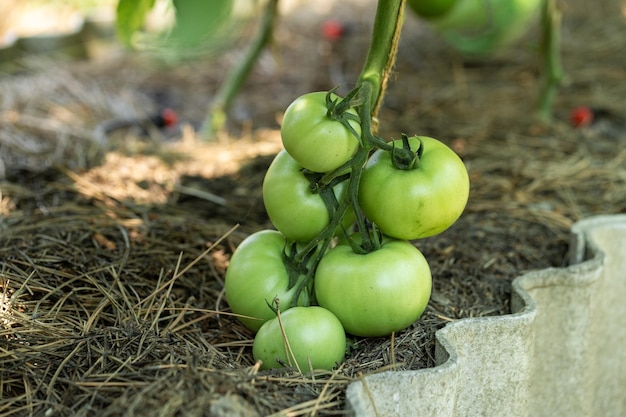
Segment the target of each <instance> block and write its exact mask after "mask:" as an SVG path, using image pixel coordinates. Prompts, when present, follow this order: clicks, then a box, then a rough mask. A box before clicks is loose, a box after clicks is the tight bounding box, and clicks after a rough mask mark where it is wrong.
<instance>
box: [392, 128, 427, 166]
mask: <svg viewBox="0 0 626 417" xmlns="http://www.w3.org/2000/svg"><path fill="white" fill-rule="evenodd" d="M419 143H420V144H419V147H418V148H417V149H416V150H415V151H413V150H412V149H411V145H410V143H409V138H408V137H407V135H405V134H404V133H403V134H402V148H398V147H396V146H395V145H394V146H393V147H392V149H391V161H392V164H393V166H394V167H395V168H396V169H399V170H405V171H408V170H411V169H417V168H418V167H419V163H420V159H421V157H422V153H423V152H424V142H423V141H422V140H421V139H419Z"/></svg>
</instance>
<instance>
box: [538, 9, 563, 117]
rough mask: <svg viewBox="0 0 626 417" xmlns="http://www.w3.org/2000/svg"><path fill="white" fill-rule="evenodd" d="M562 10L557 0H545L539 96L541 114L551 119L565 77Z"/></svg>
mask: <svg viewBox="0 0 626 417" xmlns="http://www.w3.org/2000/svg"><path fill="white" fill-rule="evenodd" d="M560 28H561V12H560V11H559V9H558V7H557V4H556V0H543V4H542V10H541V31H542V36H541V56H542V59H543V73H544V79H543V85H542V87H541V93H540V96H539V106H538V107H539V116H540V117H541V118H542V119H544V120H549V119H550V118H551V116H552V107H553V103H554V97H555V95H556V92H557V89H558V88H559V85H560V83H561V80H562V79H563V68H562V66H561V56H560V43H561V35H560Z"/></svg>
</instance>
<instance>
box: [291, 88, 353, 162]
mask: <svg viewBox="0 0 626 417" xmlns="http://www.w3.org/2000/svg"><path fill="white" fill-rule="evenodd" d="M326 94H327V93H326V92H323V91H322V92H315V93H308V94H304V95H302V96H300V97H299V98H297V99H296V100H295V101H294V102H293V103H291V104H290V105H289V107H287V110H286V111H285V115H284V117H283V122H282V126H281V128H280V134H281V138H282V141H283V146H284V147H285V149H287V152H289V155H291V157H292V158H293V159H295V160H296V161H298V163H299V164H300V165H302V166H303V167H305V168H306V169H308V170H309V171H313V172H330V171H333V170H335V169H337V168H339V167H340V166H341V165H343V164H344V163H346V162H348V161H349V160H350V158H352V156H353V155H354V154H355V152H356V150H357V149H358V147H359V140H358V138H357V137H355V135H354V134H353V133H352V132H351V131H350V130H349V129H348V128H346V127H345V126H344V125H343V124H342V123H341V122H339V121H337V120H334V119H331V118H330V117H328V115H327V113H328V108H327V107H326ZM331 97H332V99H333V100H336V99H338V98H339V97H338V96H337V95H335V94H331ZM348 113H351V114H352V115H354V116H356V115H357V113H356V111H354V110H353V109H350V110H348ZM349 123H350V125H351V126H352V128H353V129H354V130H355V132H356V133H357V134H358V135H359V136H360V135H361V126H360V124H359V123H358V122H357V121H350V122H349Z"/></svg>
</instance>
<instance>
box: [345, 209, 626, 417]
mask: <svg viewBox="0 0 626 417" xmlns="http://www.w3.org/2000/svg"><path fill="white" fill-rule="evenodd" d="M572 234H573V239H572V245H571V257H570V263H571V266H569V267H567V268H549V269H544V270H540V271H535V272H531V273H528V274H525V275H523V276H521V277H519V278H517V279H516V280H515V281H514V282H513V295H512V299H511V308H512V311H513V314H510V315H505V316H498V317H484V318H471V319H462V320H458V321H456V322H453V323H451V324H448V325H447V326H446V327H445V328H443V329H441V330H439V331H438V332H437V334H436V339H437V347H436V352H435V353H436V354H435V358H436V363H437V366H436V367H434V368H429V369H422V370H417V371H389V372H384V373H380V374H373V375H370V376H367V377H365V378H364V379H363V380H362V381H358V382H354V383H352V384H350V385H349V387H348V390H347V394H346V395H347V408H348V410H349V411H350V412H351V413H352V415H354V416H357V417H369V416H372V417H374V416H380V417H391V416H393V417H403V416H407V417H408V416H411V417H415V416H428V417H435V416H437V417H439V416H446V417H456V416H477V417H478V416H480V417H489V416H494V417H503V416H507V417H517V416H520V417H521V416H533V417H541V416H550V417H553V416H568V417H577V416H580V417H582V416H588V417H591V416H598V417H599V416H602V417H613V416H615V417H617V416H624V415H626V215H608V216H597V217H592V218H589V219H586V220H583V221H581V222H578V223H576V224H575V225H574V226H573V228H572Z"/></svg>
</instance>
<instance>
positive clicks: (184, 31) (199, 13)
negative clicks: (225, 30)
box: [170, 0, 234, 47]
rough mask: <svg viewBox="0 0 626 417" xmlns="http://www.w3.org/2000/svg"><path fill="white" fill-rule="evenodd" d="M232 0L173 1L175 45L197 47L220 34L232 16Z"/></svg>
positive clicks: (173, 35) (172, 38)
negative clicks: (220, 30)
mask: <svg viewBox="0 0 626 417" xmlns="http://www.w3.org/2000/svg"><path fill="white" fill-rule="evenodd" d="M233 3H234V1H232V0H173V4H174V9H175V10H176V25H175V26H174V28H173V30H172V32H171V34H170V36H171V40H173V41H174V43H177V44H179V45H181V46H187V47H195V46H198V45H199V44H201V43H202V42H204V41H206V40H208V39H210V38H211V37H213V36H216V35H217V34H218V31H219V29H221V28H222V27H224V25H225V23H226V22H228V21H229V19H230V18H231V16H232V8H233Z"/></svg>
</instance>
